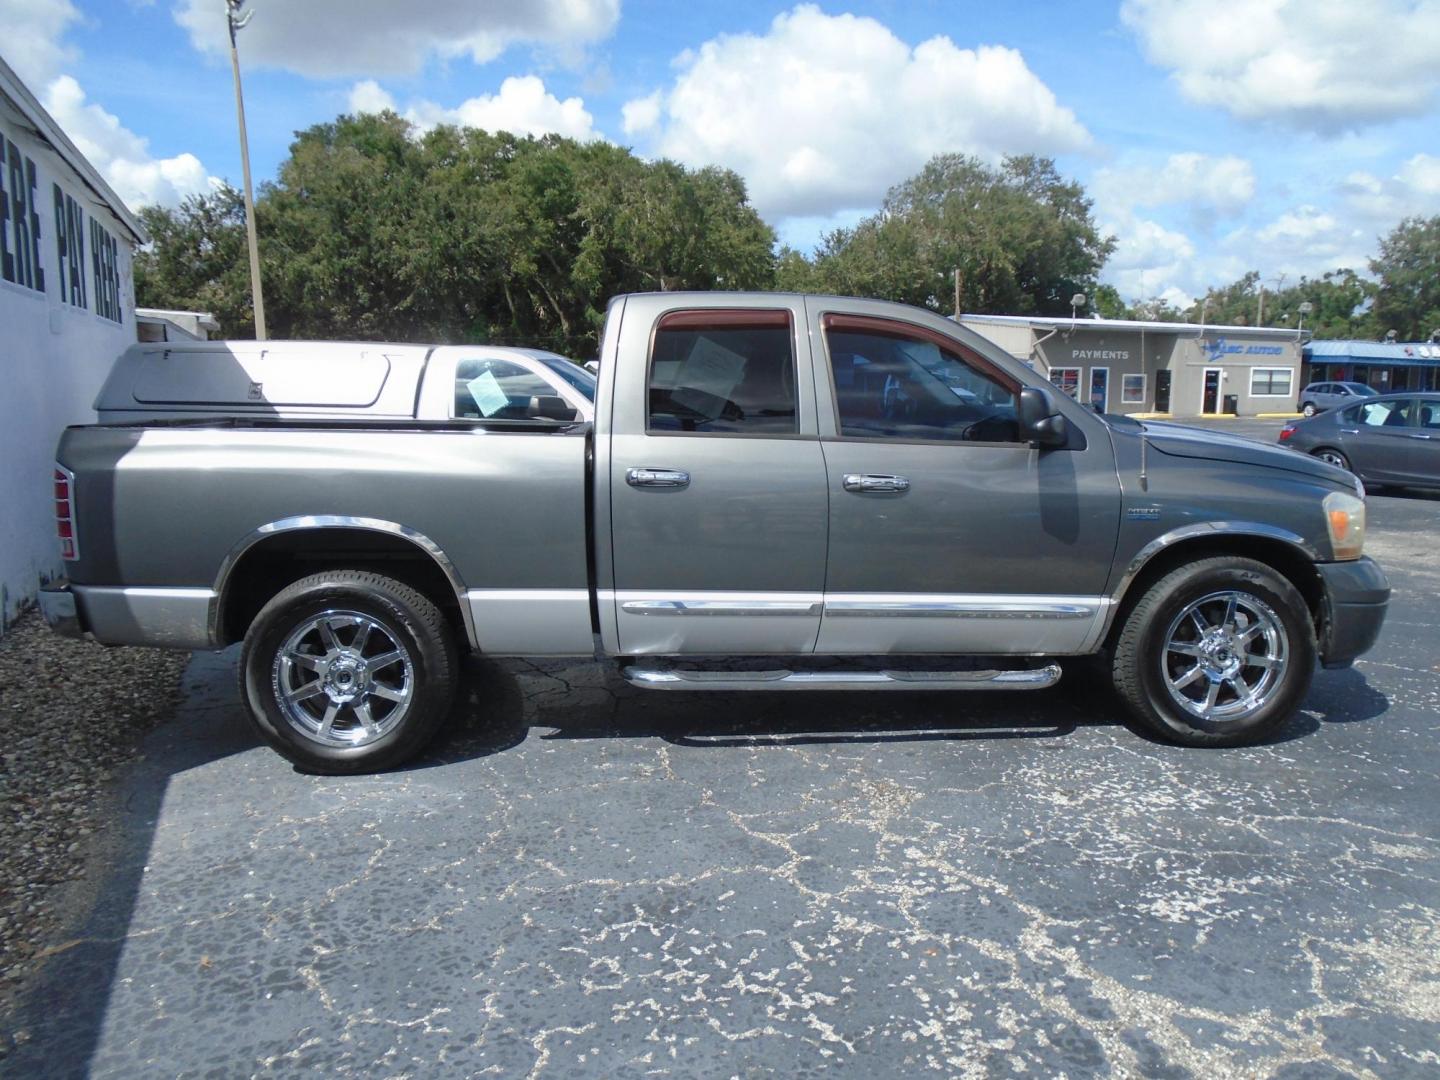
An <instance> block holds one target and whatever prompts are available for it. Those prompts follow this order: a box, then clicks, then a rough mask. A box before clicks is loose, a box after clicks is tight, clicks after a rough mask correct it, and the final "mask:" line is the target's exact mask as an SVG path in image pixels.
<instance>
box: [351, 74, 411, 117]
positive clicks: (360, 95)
mask: <svg viewBox="0 0 1440 1080" xmlns="http://www.w3.org/2000/svg"><path fill="white" fill-rule="evenodd" d="M349 105H350V111H351V112H352V113H382V112H399V111H400V110H399V109H397V108H396V107H395V99H394V98H393V97H391V96H390V94H389V92H388V91H387V90H386V89H385V88H384V87H382V86H381V85H380V84H379V83H377V82H376V81H375V80H374V79H366V80H365V81H364V82H358V83H356V84H355V85H354V86H352V87H351V88H350V100H349Z"/></svg>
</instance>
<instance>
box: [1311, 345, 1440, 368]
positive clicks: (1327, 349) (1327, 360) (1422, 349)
mask: <svg viewBox="0 0 1440 1080" xmlns="http://www.w3.org/2000/svg"><path fill="white" fill-rule="evenodd" d="M1305 359H1306V360H1309V361H1310V362H1311V363H1313V364H1363V365H1365V366H1367V367H1440V345H1437V344H1431V343H1429V342H1410V341H1405V342H1389V341H1312V342H1310V343H1309V344H1307V345H1306V346H1305Z"/></svg>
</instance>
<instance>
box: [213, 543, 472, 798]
mask: <svg viewBox="0 0 1440 1080" xmlns="http://www.w3.org/2000/svg"><path fill="white" fill-rule="evenodd" d="M457 669H458V660H457V658H456V651H455V643H454V640H453V636H452V634H451V633H450V629H449V627H448V625H447V624H446V622H445V617H444V616H443V615H442V614H441V613H440V610H439V608H437V607H436V606H435V604H434V603H433V602H432V601H431V600H430V599H428V598H427V597H425V596H424V595H422V594H421V593H419V592H416V591H415V590H414V589H412V588H410V587H409V586H408V585H404V584H402V583H401V582H398V581H395V580H393V579H391V578H387V577H382V576H381V575H379V574H372V573H367V572H364V571H359V570H335V571H328V572H326V573H320V574H314V575H311V576H310V577H306V578H302V579H300V580H299V581H297V582H295V583H294V584H293V585H290V586H289V587H288V588H286V589H284V590H283V591H282V592H280V593H278V594H277V595H276V596H275V597H274V598H273V599H272V600H271V601H270V602H269V603H268V604H266V605H265V607H264V608H263V609H261V611H260V614H259V615H257V616H256V617H255V621H254V622H253V623H252V624H251V625H250V630H249V632H248V633H247V634H246V635H245V647H244V650H243V651H242V653H241V657H240V682H241V692H242V694H243V695H244V698H245V704H246V705H247V706H248V708H249V712H250V717H251V720H252V721H253V722H254V724H255V727H256V729H257V730H258V731H259V733H260V735H261V737H262V738H264V739H265V741H266V742H268V743H269V744H270V745H271V746H273V747H274V748H275V749H276V750H278V751H279V752H280V753H281V754H283V755H285V757H287V758H289V759H290V760H291V761H293V762H294V763H295V764H296V765H298V766H300V767H301V768H302V769H305V770H308V771H310V772H316V773H326V774H343V773H357V772H370V771H374V770H378V769H384V768H388V767H390V766H392V765H396V764H399V763H400V762H402V761H404V760H406V759H407V758H409V757H411V756H413V755H414V754H416V753H418V752H419V751H420V750H421V749H423V748H424V746H425V745H426V743H428V742H429V741H430V739H431V738H432V737H433V736H434V734H435V732H436V730H437V729H438V728H439V726H440V724H441V722H442V721H443V720H444V719H445V717H446V715H447V714H448V712H449V710H450V705H451V702H452V700H453V698H454V695H455V677H456V675H455V673H456V671H457Z"/></svg>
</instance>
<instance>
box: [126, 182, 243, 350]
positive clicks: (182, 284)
mask: <svg viewBox="0 0 1440 1080" xmlns="http://www.w3.org/2000/svg"><path fill="white" fill-rule="evenodd" d="M140 221H141V223H142V224H143V225H144V226H145V231H146V232H148V233H149V234H150V238H151V243H150V246H149V247H146V248H144V249H142V250H141V251H139V252H137V253H136V256H135V302H136V303H137V304H138V305H139V306H140V307H158V308H175V309H179V310H182V311H208V312H210V313H211V314H213V315H214V316H215V317H216V318H217V319H219V320H220V326H221V328H222V330H223V332H224V333H225V334H227V335H231V336H234V337H247V336H249V335H251V334H253V333H254V332H255V317H254V312H253V311H252V310H251V307H250V264H249V263H248V262H247V261H246V260H247V259H248V258H249V256H248V254H247V252H246V247H245V200H244V198H243V197H242V196H241V194H240V192H238V191H236V190H235V189H234V188H232V187H229V186H225V187H221V188H219V189H218V190H216V191H214V192H212V193H211V194H209V195H194V196H191V197H190V198H188V199H186V200H185V201H184V202H183V203H181V204H180V206H179V207H178V208H176V209H173V210H171V209H163V208H161V207H158V206H147V207H144V208H142V209H141V210H140Z"/></svg>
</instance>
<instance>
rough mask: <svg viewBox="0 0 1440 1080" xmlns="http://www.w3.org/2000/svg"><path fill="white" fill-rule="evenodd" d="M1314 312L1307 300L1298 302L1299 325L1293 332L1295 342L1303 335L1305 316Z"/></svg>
mask: <svg viewBox="0 0 1440 1080" xmlns="http://www.w3.org/2000/svg"><path fill="white" fill-rule="evenodd" d="M1314 310H1315V308H1314V306H1313V305H1312V304H1311V303H1310V301H1309V300H1302V301H1301V302H1300V325H1299V326H1298V327H1297V328H1296V330H1295V337H1296V340H1299V338H1300V336H1301V335H1302V334H1304V333H1305V316H1306V315H1309V314H1310V312H1312V311H1314Z"/></svg>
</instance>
